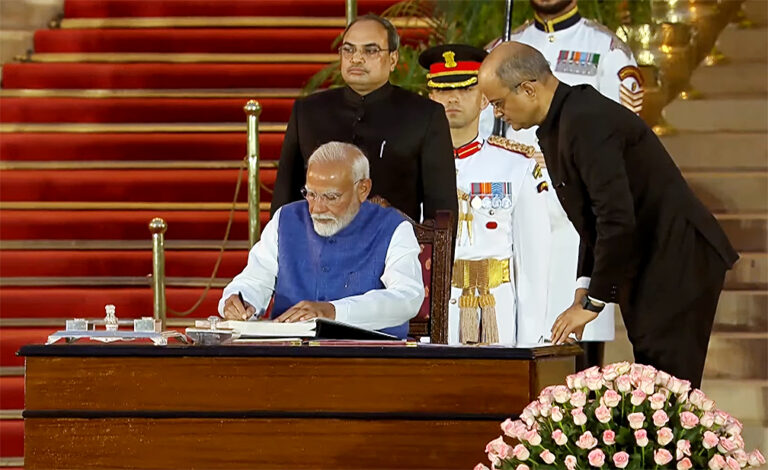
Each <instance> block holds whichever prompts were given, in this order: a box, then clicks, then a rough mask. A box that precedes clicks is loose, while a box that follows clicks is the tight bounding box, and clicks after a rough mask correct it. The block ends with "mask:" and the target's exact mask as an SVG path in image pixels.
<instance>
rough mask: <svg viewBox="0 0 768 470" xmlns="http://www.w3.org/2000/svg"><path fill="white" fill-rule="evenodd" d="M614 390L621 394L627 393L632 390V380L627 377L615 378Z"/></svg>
mask: <svg viewBox="0 0 768 470" xmlns="http://www.w3.org/2000/svg"><path fill="white" fill-rule="evenodd" d="M616 388H617V389H618V390H619V391H620V392H621V393H627V392H628V391H630V390H632V380H631V379H630V378H629V376H628V375H622V376H620V377H616Z"/></svg>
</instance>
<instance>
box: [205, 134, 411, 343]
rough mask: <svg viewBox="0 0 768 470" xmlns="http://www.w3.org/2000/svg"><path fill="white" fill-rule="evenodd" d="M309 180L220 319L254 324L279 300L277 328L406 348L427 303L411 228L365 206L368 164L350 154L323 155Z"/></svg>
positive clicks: (280, 215) (313, 162)
mask: <svg viewBox="0 0 768 470" xmlns="http://www.w3.org/2000/svg"><path fill="white" fill-rule="evenodd" d="M306 177H307V179H306V186H304V188H302V194H303V195H304V199H305V200H304V201H297V202H293V203H290V204H287V205H285V206H283V207H281V208H280V209H278V210H277V212H275V215H274V216H273V217H272V220H270V221H269V223H267V225H266V226H265V227H264V231H263V232H262V234H261V240H260V241H259V242H258V243H256V244H255V245H254V246H253V248H251V251H250V253H249V254H248V264H247V265H246V267H245V269H244V270H243V272H241V273H240V274H238V275H237V276H235V278H234V279H232V282H230V283H229V284H228V285H227V287H225V288H224V292H223V294H222V297H221V300H219V313H220V314H221V315H222V316H223V317H224V318H226V319H228V320H245V319H249V318H251V319H256V318H258V317H259V316H261V315H262V314H263V313H264V311H265V309H266V308H267V306H268V305H269V301H270V298H271V297H272V295H273V293H274V298H275V300H274V305H273V307H272V315H271V318H272V319H274V320H275V321H279V322H296V321H304V320H309V319H312V318H315V317H320V318H328V319H331V320H337V321H341V322H344V323H348V324H351V325H355V326H359V327H361V328H367V329H371V330H378V331H381V332H384V333H389V334H392V335H395V336H397V337H399V338H405V337H406V336H407V334H408V321H409V320H410V319H411V318H413V317H415V316H416V314H417V313H418V311H419V307H420V306H421V303H422V301H423V300H424V284H423V282H422V277H421V264H420V263H419V258H418V256H419V244H418V242H417V241H416V236H415V234H414V232H413V227H412V226H411V223H410V222H409V221H408V220H406V219H405V217H404V216H403V215H402V214H401V213H399V212H398V211H397V210H395V209H392V208H384V207H381V206H378V205H376V204H373V203H371V202H368V201H366V199H367V198H368V194H369V193H370V191H371V178H370V170H369V165H368V159H367V158H366V157H365V155H363V152H362V151H361V150H360V149H359V148H357V147H356V146H354V145H352V144H346V143H341V142H328V143H326V144H323V145H321V146H320V147H318V148H317V150H315V151H314V153H312V155H311V156H310V158H309V161H308V163H307V175H306Z"/></svg>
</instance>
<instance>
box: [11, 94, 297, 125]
mask: <svg viewBox="0 0 768 470" xmlns="http://www.w3.org/2000/svg"><path fill="white" fill-rule="evenodd" d="M247 101H248V100H247V99H246V98H226V99H224V98H206V99H190V98H100V99H89V98H3V99H2V100H0V122H30V123H31V122H42V123H45V122H83V123H85V122H92V123H97V122H101V123H104V122H110V123H120V122H130V123H135V122H200V123H208V122H234V123H241V122H243V121H244V120H245V116H246V115H245V112H244V111H243V106H244V105H245V103H246V102H247ZM258 101H259V104H261V109H262V111H261V115H260V116H259V120H260V122H287V121H288V119H289V118H290V116H291V109H292V107H293V101H294V100H293V98H279V99H276V98H259V99H258ZM73 109H76V110H77V112H76V113H73V112H72V110H73Z"/></svg>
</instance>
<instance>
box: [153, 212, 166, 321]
mask: <svg viewBox="0 0 768 470" xmlns="http://www.w3.org/2000/svg"><path fill="white" fill-rule="evenodd" d="M167 229H168V224H166V223H165V221H164V220H163V219H161V218H159V217H156V218H154V219H152V221H151V222H149V231H150V232H151V233H152V293H153V295H154V303H153V305H154V313H155V320H160V324H161V325H162V329H163V331H165V324H166V321H165V309H166V303H165V247H164V246H163V245H164V243H165V241H164V240H165V231H166V230H167Z"/></svg>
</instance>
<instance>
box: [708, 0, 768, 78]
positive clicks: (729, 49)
mask: <svg viewBox="0 0 768 470" xmlns="http://www.w3.org/2000/svg"><path fill="white" fill-rule="evenodd" d="M760 3H763V5H764V6H763V8H765V3H764V2H762V1H761V2H760ZM766 44H768V28H766V27H765V26H761V27H757V28H748V29H742V28H738V27H737V26H735V25H730V26H728V27H727V28H725V29H724V30H723V32H722V33H720V36H718V39H717V46H718V48H719V49H720V51H721V52H722V53H723V54H725V56H726V57H728V58H729V59H730V60H733V61H748V62H763V63H765V62H766V60H768V50H766V47H765V45H766ZM763 75H765V71H763Z"/></svg>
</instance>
